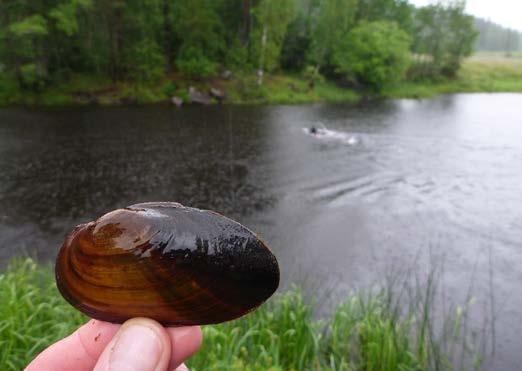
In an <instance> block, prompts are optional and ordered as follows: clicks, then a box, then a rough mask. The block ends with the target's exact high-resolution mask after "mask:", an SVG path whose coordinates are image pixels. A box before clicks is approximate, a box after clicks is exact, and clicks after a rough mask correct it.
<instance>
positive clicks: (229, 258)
mask: <svg viewBox="0 0 522 371" xmlns="http://www.w3.org/2000/svg"><path fill="white" fill-rule="evenodd" d="M56 282H57V285H58V289H59V290H60V292H61V293H62V295H63V296H64V298H65V299H66V300H67V301H69V303H71V304H72V305H73V306H75V307H76V308H77V309H79V310H80V311H82V312H83V313H85V314H87V315H88V316H90V317H92V318H96V319H100V320H104V321H110V322H116V323H122V322H124V321H126V320H127V319H129V318H132V317H149V318H153V319H155V320H157V321H159V322H160V323H162V324H164V325H167V326H186V325H196V324H199V325H203V324H211V323H219V322H224V321H228V320H232V319H234V318H237V317H240V316H242V315H244V314H246V313H248V312H250V311H252V310H253V309H255V308H257V307H258V306H259V305H260V304H262V303H263V302H264V301H265V300H266V299H268V298H269V297H270V296H271V295H272V294H273V293H274V292H275V290H276V289H277V287H278V285H279V267H278V265H277V261H276V258H275V256H274V255H273V254H272V252H271V251H270V249H269V248H268V247H267V246H266V245H265V244H264V243H263V241H261V239H259V238H258V237H257V236H256V235H255V234H254V233H253V232H251V231H250V230H249V229H247V228H246V227H244V226H242V225H241V224H239V223H237V222H235V221H233V220H231V219H228V218H226V217H224V216H222V215H219V214H217V213H215V212H213V211H207V210H199V209H195V208H190V207H184V206H182V205H180V204H177V203H172V202H155V203H144V204H137V205H132V206H130V207H127V208H125V209H118V210H115V211H112V212H110V213H108V214H105V215H103V216H102V217H100V218H99V219H98V220H96V221H94V222H90V223H87V224H83V225H80V226H78V227H76V229H75V230H74V231H73V232H72V233H71V234H70V235H69V236H68V237H67V239H66V240H65V243H64V245H63V247H62V248H61V250H60V252H59V254H58V258H57V262H56Z"/></svg>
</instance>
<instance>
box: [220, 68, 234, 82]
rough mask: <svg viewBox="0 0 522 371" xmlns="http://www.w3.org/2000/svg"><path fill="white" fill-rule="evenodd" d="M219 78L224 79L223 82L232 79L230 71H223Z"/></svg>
mask: <svg viewBox="0 0 522 371" xmlns="http://www.w3.org/2000/svg"><path fill="white" fill-rule="evenodd" d="M221 77H222V78H224V79H225V80H230V79H231V78H232V71H230V70H224V71H223V73H222V74H221Z"/></svg>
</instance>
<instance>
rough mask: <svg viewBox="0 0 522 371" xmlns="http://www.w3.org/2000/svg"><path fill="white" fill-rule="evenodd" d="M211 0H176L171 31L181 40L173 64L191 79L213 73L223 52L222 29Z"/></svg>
mask: <svg viewBox="0 0 522 371" xmlns="http://www.w3.org/2000/svg"><path fill="white" fill-rule="evenodd" d="M214 6H215V4H214V3H213V2H212V1H211V0H179V1H178V2H177V3H176V7H175V11H174V12H175V21H174V22H175V28H176V31H177V33H178V35H179V36H180V38H181V39H182V42H181V45H180V47H179V51H178V56H177V60H176V65H177V67H178V68H179V69H180V71H181V72H184V73H187V74H188V75H190V76H192V77H206V76H209V75H211V74H213V73H214V72H215V71H216V68H217V62H218V60H219V59H220V57H221V56H222V54H223V50H224V49H225V43H224V30H223V29H224V27H223V24H222V23H221V19H220V18H219V16H218V14H217V13H216V9H215V7H214Z"/></svg>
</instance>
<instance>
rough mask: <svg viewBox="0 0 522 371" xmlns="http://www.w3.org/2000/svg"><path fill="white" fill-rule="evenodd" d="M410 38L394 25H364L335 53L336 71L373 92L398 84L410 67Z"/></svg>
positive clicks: (337, 47) (357, 28) (374, 23)
mask: <svg viewBox="0 0 522 371" xmlns="http://www.w3.org/2000/svg"><path fill="white" fill-rule="evenodd" d="M410 43H411V40H410V37H409V36H408V34H407V33H406V32H404V31H403V30H401V29H400V28H399V27H398V26H397V24H396V23H393V22H365V23H362V24H360V25H359V26H357V27H355V28H354V29H353V30H352V31H350V33H349V34H348V35H347V37H346V38H344V39H342V40H341V41H340V43H339V44H338V45H337V46H336V47H335V49H334V55H333V60H334V64H335V66H336V71H337V72H338V73H341V74H343V75H344V76H345V77H347V78H348V79H349V80H352V81H354V82H357V83H360V84H362V85H365V86H368V87H370V88H372V89H374V90H376V91H380V90H382V88H383V87H384V86H386V85H388V84H390V83H393V82H396V81H398V80H401V79H402V78H403V77H404V74H405V72H406V70H407V68H408V65H409V56H410V52H409V48H410Z"/></svg>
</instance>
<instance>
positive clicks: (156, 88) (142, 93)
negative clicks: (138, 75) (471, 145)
mask: <svg viewBox="0 0 522 371" xmlns="http://www.w3.org/2000/svg"><path fill="white" fill-rule="evenodd" d="M191 86H192V87H194V88H196V89H197V90H198V91H201V92H207V91H209V90H210V88H215V89H218V90H220V91H222V92H225V93H226V98H225V99H224V102H226V103H229V104H300V103H315V102H357V101H359V100H360V99H362V98H363V97H365V96H366V95H367V94H366V93H365V92H361V91H356V90H351V89H347V88H342V87H339V86H337V85H336V84H335V83H333V82H330V81H318V82H316V83H315V84H314V86H313V87H311V86H310V83H309V81H308V80H307V79H305V78H304V77H302V76H298V75H271V76H267V77H265V81H264V83H263V85H262V86H258V85H257V84H256V77H255V76H251V75H244V74H232V76H230V77H228V76H227V78H225V77H216V78H213V79H210V80H208V81H192V80H189V79H187V78H185V77H183V76H180V75H175V74H174V75H170V76H168V77H167V78H165V79H163V80H162V81H160V82H158V83H155V84H148V85H145V84H139V85H137V84H133V83H129V82H120V83H112V82H110V81H107V80H106V79H104V78H101V77H93V76H72V77H71V78H70V79H68V80H67V82H64V83H61V84H57V85H55V86H53V87H50V88H49V89H47V90H45V91H43V92H41V93H39V94H30V93H26V92H20V91H19V90H17V89H16V84H15V83H14V81H7V80H5V78H4V80H0V106H12V105H23V106H48V107H53V106H71V105H102V106H112V105H121V104H152V103H169V104H172V103H171V99H172V97H174V96H177V97H180V98H181V99H183V101H184V102H190V94H189V88H190V87H191ZM465 92H522V58H521V57H520V56H516V57H511V58H508V57H504V56H501V55H479V56H475V57H472V58H469V59H467V60H466V61H465V62H464V63H463V66H462V68H461V70H460V72H459V75H458V77H457V78H456V79H452V80H439V81H420V82H419V81H418V82H408V81H404V82H401V83H400V84H397V85H394V86H390V87H387V88H386V89H384V90H383V92H382V96H383V97H386V98H427V97H432V96H435V95H438V94H447V93H465ZM213 102H217V100H216V99H214V100H213Z"/></svg>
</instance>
